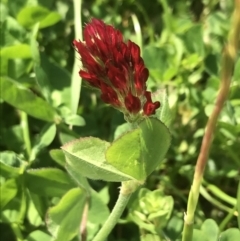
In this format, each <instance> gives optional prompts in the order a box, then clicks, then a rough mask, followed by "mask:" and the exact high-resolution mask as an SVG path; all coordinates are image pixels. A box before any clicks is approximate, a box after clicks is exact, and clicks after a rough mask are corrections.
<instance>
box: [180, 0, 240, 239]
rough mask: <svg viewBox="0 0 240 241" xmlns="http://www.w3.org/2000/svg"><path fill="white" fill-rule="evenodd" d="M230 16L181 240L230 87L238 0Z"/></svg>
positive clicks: (189, 229) (239, 33) (189, 228)
mask: <svg viewBox="0 0 240 241" xmlns="http://www.w3.org/2000/svg"><path fill="white" fill-rule="evenodd" d="M232 17H233V19H232V20H233V21H232V27H231V31H230V33H229V40H228V43H227V44H226V46H225V48H224V50H223V55H222V72H221V83H220V88H219V93H218V96H217V99H216V103H215V106H214V109H213V111H212V113H211V115H210V117H209V119H208V122H207V125H206V129H205V134H204V136H203V140H202V145H201V149H200V153H199V156H198V159H197V164H196V167H195V173H194V177H193V183H192V186H191V190H190V193H189V197H188V205H187V213H186V214H185V217H184V228H183V235H182V241H191V240H192V235H193V223H194V213H195V210H196V207H197V203H198V198H199V191H200V186H201V181H202V177H203V173H204V169H205V166H206V163H207V160H208V155H209V150H210V147H211V144H212V140H213V135H214V130H215V127H216V124H217V120H218V117H219V114H220V112H221V110H222V109H223V106H224V103H225V101H226V99H227V96H228V92H229V88H230V83H231V77H232V74H233V69H234V64H235V59H236V56H237V51H238V43H239V39H240V0H235V9H234V12H233V16H232Z"/></svg>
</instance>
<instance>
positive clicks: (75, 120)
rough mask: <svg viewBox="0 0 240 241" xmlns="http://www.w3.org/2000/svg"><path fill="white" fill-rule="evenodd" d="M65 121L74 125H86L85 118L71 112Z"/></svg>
mask: <svg viewBox="0 0 240 241" xmlns="http://www.w3.org/2000/svg"><path fill="white" fill-rule="evenodd" d="M65 123H66V124H68V125H73V126H84V125H85V120H84V119H83V118H82V117H81V116H79V115H76V114H71V115H68V116H67V117H66V118H65Z"/></svg>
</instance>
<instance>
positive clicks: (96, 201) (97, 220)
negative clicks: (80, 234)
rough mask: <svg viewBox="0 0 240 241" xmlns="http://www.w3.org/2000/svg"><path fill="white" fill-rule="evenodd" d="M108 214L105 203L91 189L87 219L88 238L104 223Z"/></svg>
mask: <svg viewBox="0 0 240 241" xmlns="http://www.w3.org/2000/svg"><path fill="white" fill-rule="evenodd" d="M96 214H97V215H96ZM108 216H109V209H108V207H107V204H105V203H104V202H103V201H102V199H101V198H100V197H99V195H98V193H97V192H95V191H92V192H91V199H90V206H89V211H88V221H87V231H88V240H93V238H94V236H95V235H96V232H97V231H98V230H99V227H100V226H102V225H103V224H104V223H105V221H106V220H107V218H108Z"/></svg>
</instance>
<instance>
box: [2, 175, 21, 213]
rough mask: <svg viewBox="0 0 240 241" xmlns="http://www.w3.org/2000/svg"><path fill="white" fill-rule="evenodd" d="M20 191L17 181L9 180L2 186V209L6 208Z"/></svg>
mask: <svg viewBox="0 0 240 241" xmlns="http://www.w3.org/2000/svg"><path fill="white" fill-rule="evenodd" d="M17 191H18V187H17V183H16V180H15V179H8V180H7V181H5V182H4V183H3V184H2V185H1V186H0V193H1V202H0V209H1V210H3V209H4V207H5V206H6V205H7V204H8V203H9V202H10V201H11V200H12V199H13V198H14V197H15V196H16V194H17Z"/></svg>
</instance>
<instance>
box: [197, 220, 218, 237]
mask: <svg viewBox="0 0 240 241" xmlns="http://www.w3.org/2000/svg"><path fill="white" fill-rule="evenodd" d="M201 230H202V231H203V233H204V235H205V236H206V237H208V241H217V239H218V233H219V228H218V225H217V224H216V222H215V221H214V220H213V219H207V220H205V221H204V223H203V224H202V226H201Z"/></svg>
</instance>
